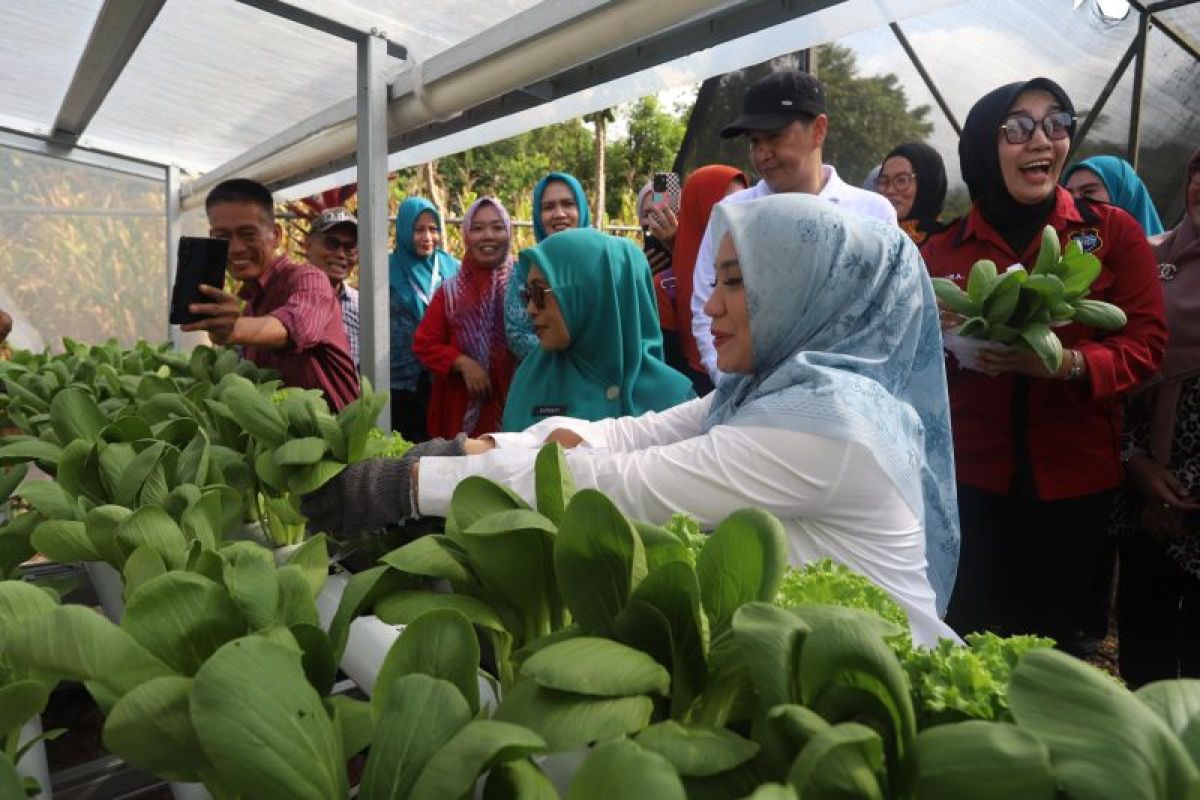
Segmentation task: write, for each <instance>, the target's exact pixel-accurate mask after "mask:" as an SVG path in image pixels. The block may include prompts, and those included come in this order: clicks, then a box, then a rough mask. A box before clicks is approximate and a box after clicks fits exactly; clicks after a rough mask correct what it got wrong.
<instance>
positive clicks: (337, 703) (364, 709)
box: [324, 694, 375, 760]
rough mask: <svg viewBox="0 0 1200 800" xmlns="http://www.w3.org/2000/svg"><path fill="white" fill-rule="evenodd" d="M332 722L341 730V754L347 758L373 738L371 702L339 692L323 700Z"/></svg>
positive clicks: (367, 745)
mask: <svg viewBox="0 0 1200 800" xmlns="http://www.w3.org/2000/svg"><path fill="white" fill-rule="evenodd" d="M324 702H325V708H327V709H328V710H329V714H330V716H331V717H332V718H333V724H334V725H335V726H337V728H338V730H340V731H341V732H342V755H343V756H345V757H346V759H347V760H349V759H351V758H353V757H354V756H355V755H357V754H359V753H361V752H362V751H363V750H366V749H367V748H368V747H370V746H371V741H372V740H373V739H374V738H375V715H374V714H372V713H371V704H370V703H368V702H366V701H365V700H355V699H354V698H352V697H346V696H345V695H342V694H339V695H334V696H333V697H327V698H325V700H324Z"/></svg>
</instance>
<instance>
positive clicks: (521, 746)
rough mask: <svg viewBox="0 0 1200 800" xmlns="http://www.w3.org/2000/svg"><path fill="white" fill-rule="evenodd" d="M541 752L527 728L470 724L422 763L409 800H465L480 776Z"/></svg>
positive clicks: (483, 722)
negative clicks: (494, 767) (496, 766)
mask: <svg viewBox="0 0 1200 800" xmlns="http://www.w3.org/2000/svg"><path fill="white" fill-rule="evenodd" d="M545 749H546V743H545V742H544V741H542V738H541V737H540V736H538V735H537V734H535V733H534V732H533V731H531V730H529V729H527V728H523V727H521V726H519V725H510V724H508V723H505V722H496V721H494V720H489V719H477V720H472V721H471V722H468V723H467V724H466V725H465V726H463V728H462V729H461V730H459V731H458V732H457V733H456V734H454V736H452V737H451V738H450V740H449V741H448V742H446V744H444V745H443V746H442V747H441V749H440V750H438V751H437V752H436V753H434V754H433V757H432V758H430V759H429V761H428V762H426V764H425V768H424V769H422V770H421V774H420V775H419V776H418V777H417V782H416V783H415V784H413V789H412V794H411V795H410V797H411V800H444V798H449V797H465V796H467V795H468V794H469V793H470V792H471V787H472V786H473V785H474V784H475V780H476V778H477V777H478V776H479V774H480V773H481V772H483V771H485V770H487V769H489V768H491V767H493V766H495V765H496V764H500V763H503V762H506V761H513V760H515V759H522V758H525V757H526V756H529V755H532V754H534V753H541V752H544V751H545Z"/></svg>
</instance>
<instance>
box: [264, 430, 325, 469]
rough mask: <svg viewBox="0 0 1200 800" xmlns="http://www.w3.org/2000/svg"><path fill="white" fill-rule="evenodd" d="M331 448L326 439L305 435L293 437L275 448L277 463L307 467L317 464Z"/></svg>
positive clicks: (285, 465)
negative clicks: (298, 437) (297, 437)
mask: <svg viewBox="0 0 1200 800" xmlns="http://www.w3.org/2000/svg"><path fill="white" fill-rule="evenodd" d="M328 449H329V446H328V445H327V444H326V442H325V440H324V439H321V438H319V437H315V436H305V437H302V438H300V439H291V440H289V441H286V442H284V443H283V444H281V445H279V447H277V448H276V449H275V453H274V456H275V463H276V464H278V465H279V466H281V467H307V466H312V465H313V464H316V463H317V462H318V461H320V460H321V459H322V458H323V457H324V456H325V451H326V450H328Z"/></svg>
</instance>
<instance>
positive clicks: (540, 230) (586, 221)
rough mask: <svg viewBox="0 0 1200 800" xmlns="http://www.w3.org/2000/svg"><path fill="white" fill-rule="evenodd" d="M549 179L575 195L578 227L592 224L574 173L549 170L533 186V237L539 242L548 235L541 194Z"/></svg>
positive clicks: (585, 197) (585, 199) (585, 200)
mask: <svg viewBox="0 0 1200 800" xmlns="http://www.w3.org/2000/svg"><path fill="white" fill-rule="evenodd" d="M551 181H560V182H561V183H565V184H566V185H567V188H568V189H570V190H571V194H573V195H575V205H576V206H578V207H579V226H578V227H580V228H586V227H588V226H590V225H591V224H592V215H591V212H590V211H589V210H588V201H587V195H586V194H585V193H584V191H583V184H581V183H580V182H579V181H578V179H576V177H575V176H574V175H569V174H567V173H566V172H551V173H550V174H549V175H547V176H546V177H544V178H542V179H541V180H540V181H538V182H537V185H536V186H534V187H533V238H534V239H535V240H537V241H539V242H540V241H542V240H543V239H545V238H546V236H547V235H548V234H547V233H546V229H545V228H544V227H542V195H543V194H545V193H546V187H547V186H549V185H550V182H551ZM522 285H524V284H522Z"/></svg>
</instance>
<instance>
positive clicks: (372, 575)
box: [329, 566, 405, 662]
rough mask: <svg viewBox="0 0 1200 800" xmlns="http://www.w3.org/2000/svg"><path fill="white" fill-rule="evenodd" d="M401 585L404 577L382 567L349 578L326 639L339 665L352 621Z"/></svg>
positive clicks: (367, 611)
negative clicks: (328, 640) (330, 643)
mask: <svg viewBox="0 0 1200 800" xmlns="http://www.w3.org/2000/svg"><path fill="white" fill-rule="evenodd" d="M404 585H405V583H404V577H403V576H402V575H400V573H398V572H396V571H395V570H391V569H388V568H387V567H385V566H379V567H372V568H371V569H367V570H363V571H362V572H359V573H357V574H355V575H352V576H351V577H350V580H349V581H348V582H347V583H346V588H345V590H344V591H343V592H342V599H341V600H339V601H338V607H337V611H335V612H334V614H333V619H332V620H331V621H330V623H329V639H330V641H331V642H333V651H334V654H335V655H336V656H337V659H338V661H339V662H340V661H341V659H342V653H343V652H344V651H345V649H346V642H347V640H348V639H349V638H350V625H351V623H352V622H353V621H354V620H355V618H356V617H359V616H361V615H362V614H366V613H369V612H370V611H371V610H372V609H373V608H374V606H375V602H376V600H378V599H379V598H380V597H382V596H384V595H386V594H389V593H391V592H394V591H396V590H398V589H399V588H400V587H402V586H404Z"/></svg>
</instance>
